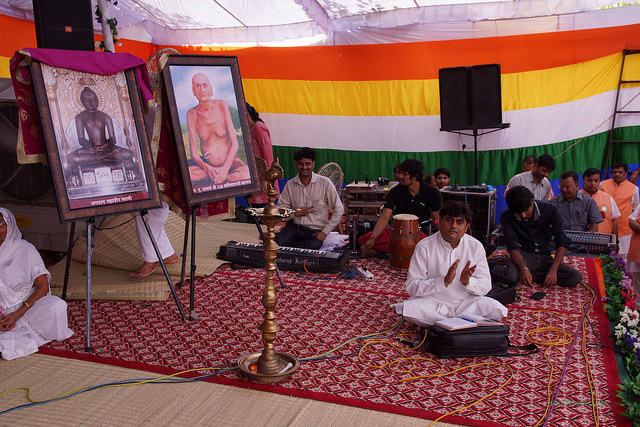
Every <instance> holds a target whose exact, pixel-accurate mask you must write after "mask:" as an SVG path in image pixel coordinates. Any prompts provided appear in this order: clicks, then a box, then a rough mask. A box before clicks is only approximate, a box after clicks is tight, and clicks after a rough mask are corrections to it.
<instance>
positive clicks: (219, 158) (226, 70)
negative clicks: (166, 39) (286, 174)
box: [162, 55, 260, 206]
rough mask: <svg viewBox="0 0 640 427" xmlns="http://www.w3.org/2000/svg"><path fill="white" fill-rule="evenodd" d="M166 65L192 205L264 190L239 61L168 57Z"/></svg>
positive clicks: (180, 157) (173, 119)
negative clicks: (252, 138) (261, 186)
mask: <svg viewBox="0 0 640 427" xmlns="http://www.w3.org/2000/svg"><path fill="white" fill-rule="evenodd" d="M162 66H163V68H162V74H163V78H164V82H165V86H166V90H167V105H168V107H169V111H170V114H171V123H172V125H173V133H174V136H175V140H176V147H177V152H178V160H179V162H180V170H181V173H182V180H183V182H184V190H185V195H186V200H187V204H188V205H189V206H194V205H197V204H200V203H208V202H212V201H215V200H221V199H228V198H232V197H237V196H242V195H248V194H251V193H255V192H257V191H259V189H260V181H259V180H258V171H257V168H256V161H255V155H254V151H253V143H252V141H251V132H250V130H249V121H248V116H247V110H246V104H245V100H244V92H243V89H242V80H241V79H240V69H239V66H238V58H237V57H235V56H209V55H168V57H167V60H166V63H164V64H162Z"/></svg>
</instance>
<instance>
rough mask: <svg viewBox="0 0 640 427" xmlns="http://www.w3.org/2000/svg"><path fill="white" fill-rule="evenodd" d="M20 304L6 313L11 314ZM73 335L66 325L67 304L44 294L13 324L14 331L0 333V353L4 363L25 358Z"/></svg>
mask: <svg viewBox="0 0 640 427" xmlns="http://www.w3.org/2000/svg"><path fill="white" fill-rule="evenodd" d="M21 305H22V303H20V304H18V305H16V306H15V307H12V308H10V309H9V310H7V313H13V312H14V311H16V310H17V309H19V308H20V306H21ZM71 335H73V331H72V330H71V329H69V327H68V324H67V303H66V302H65V301H63V300H62V299H60V298H58V297H57V296H54V295H46V296H44V297H42V298H40V299H38V300H36V302H34V303H33V305H32V306H31V308H30V309H29V310H27V311H26V312H25V313H24V314H23V315H22V317H21V318H20V319H18V321H17V322H16V325H15V328H13V329H12V330H10V331H6V332H0V352H2V358H3V359H6V360H11V359H15V358H17V357H22V356H27V355H29V354H32V353H35V352H36V351H38V347H39V346H41V345H43V344H46V343H48V342H51V341H54V340H55V341H61V340H64V339H67V338H69V337H70V336H71Z"/></svg>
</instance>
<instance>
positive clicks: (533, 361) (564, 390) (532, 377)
mask: <svg viewBox="0 0 640 427" xmlns="http://www.w3.org/2000/svg"><path fill="white" fill-rule="evenodd" d="M570 262H571V263H572V264H573V265H574V266H575V267H576V268H579V269H580V270H581V271H582V272H583V275H584V277H585V278H587V277H589V279H590V282H591V283H594V284H595V282H596V279H595V277H596V275H595V270H594V266H593V262H592V261H591V260H590V259H583V258H571V259H570ZM354 264H355V265H362V264H364V265H366V266H367V267H368V268H369V269H370V270H371V271H372V273H373V274H374V275H375V280H372V281H364V280H362V279H361V278H355V279H341V278H329V279H327V278H322V277H316V276H308V275H303V274H298V273H295V272H283V276H284V279H285V282H286V285H287V287H286V288H285V289H282V288H280V287H279V285H278V288H277V293H278V305H277V309H276V321H277V322H278V324H279V325H280V326H281V328H282V330H281V331H280V332H279V333H278V336H277V340H276V349H277V350H278V351H283V352H287V353H290V354H293V355H295V356H296V357H298V358H299V359H301V364H300V369H298V371H297V372H296V373H294V374H293V375H292V376H291V377H290V378H289V379H288V380H286V381H284V382H282V383H279V384H276V385H267V384H259V383H255V382H252V381H249V380H247V379H245V378H244V377H243V376H242V375H241V374H240V372H239V371H237V370H233V371H229V372H225V373H223V374H221V375H218V376H214V377H212V378H210V379H209V380H208V381H212V382H217V383H223V384H229V385H234V386H238V387H245V388H252V389H258V390H266V391H272V392H276V393H282V394H287V395H292V396H298V397H306V398H311V399H316V400H322V401H328V402H334V403H339V404H344V405H352V406H357V407H363V408H369V409H375V410H379V411H386V412H393V413H397V414H403V415H410V416H413V417H422V418H429V419H435V418H438V417H441V416H443V415H446V414H450V413H451V412H452V411H455V410H457V409H460V408H465V407H466V406H470V405H471V404H473V403H474V402H476V401H478V400H480V399H482V398H484V397H485V396H487V395H489V394H491V393H494V394H492V395H490V396H489V397H487V398H485V399H484V400H482V401H480V402H479V403H476V404H475V405H472V406H470V407H468V408H465V409H462V410H459V411H458V412H456V413H455V414H451V415H447V416H446V417H445V418H444V419H443V421H447V422H451V423H458V424H464V425H473V426H501V425H508V426H531V425H536V424H538V423H540V424H542V423H544V422H548V423H549V425H563V426H591V425H594V424H596V422H595V420H594V417H596V416H597V418H598V423H599V424H600V425H616V426H619V425H628V422H627V420H626V419H625V418H624V417H621V416H620V415H618V413H619V412H620V408H619V407H618V406H617V404H616V400H615V399H616V398H615V387H616V384H617V382H618V374H617V370H616V365H615V356H614V354H613V350H611V349H610V347H611V340H610V339H609V338H607V336H608V334H609V325H608V322H607V320H606V317H605V316H604V313H603V311H602V305H601V303H600V301H596V303H595V306H594V307H593V310H592V311H591V313H590V314H589V315H587V316H586V317H584V320H583V316H582V314H583V310H582V307H583V306H585V307H586V308H589V307H590V306H591V304H590V301H591V298H592V293H591V292H590V291H589V290H588V289H587V288H586V287H583V286H579V287H578V288H575V289H565V288H562V287H553V288H548V289H544V291H545V292H547V296H546V297H545V298H543V299H542V300H540V301H533V300H531V299H529V298H528V296H529V295H530V294H532V293H533V292H534V291H536V290H541V288H540V287H538V286H533V287H530V288H524V289H519V293H520V295H521V296H523V299H522V301H521V302H518V303H514V304H511V305H510V306H509V316H508V317H507V318H506V319H505V322H506V323H508V324H509V325H510V326H511V340H512V342H513V343H515V344H526V335H527V333H528V332H530V331H531V330H533V329H536V328H541V327H545V326H549V327H555V328H559V329H562V330H564V331H566V334H567V335H566V336H568V337H569V342H567V343H566V344H565V345H558V346H553V347H551V348H550V349H549V350H548V351H546V352H545V351H544V350H545V349H546V348H547V347H544V346H542V348H541V351H540V352H539V353H537V354H534V355H529V356H522V357H513V358H475V359H473V358H466V359H453V360H448V359H435V358H433V359H434V360H435V361H433V360H428V359H422V360H417V361H415V365H414V366H413V369H411V368H412V367H411V363H410V362H409V361H407V360H405V361H399V362H398V363H396V364H392V365H391V367H389V366H388V365H387V366H385V364H388V362H393V361H396V360H399V359H403V358H407V357H418V358H432V357H433V356H431V355H429V354H428V353H424V352H418V351H413V350H411V349H410V348H409V347H408V346H404V345H402V344H399V342H398V340H399V339H400V338H404V339H408V340H413V339H416V332H417V328H415V327H413V326H411V325H408V324H406V323H405V324H403V325H402V326H401V327H400V330H399V332H400V333H403V334H410V335H409V336H403V337H400V336H398V335H395V336H393V337H391V338H389V339H387V341H389V342H391V343H396V344H398V345H397V346H396V347H394V346H392V345H387V344H383V343H380V342H375V343H369V344H370V345H368V346H367V345H365V348H363V350H362V352H361V353H360V354H358V350H359V348H360V345H361V342H362V340H358V339H353V338H355V337H359V336H363V335H369V334H375V333H377V332H382V331H386V330H389V329H391V328H393V327H394V326H395V325H396V324H398V322H399V320H400V318H399V316H397V315H396V314H395V313H394V311H393V310H392V309H391V308H390V307H389V305H390V304H391V303H394V302H398V301H401V300H402V299H404V298H405V296H406V294H405V293H404V290H403V279H404V277H403V276H402V275H400V274H398V273H397V272H396V271H395V270H390V269H389V267H388V261H384V260H366V261H361V260H357V261H352V266H353V265H354ZM264 277H265V276H264V271H263V270H259V269H244V270H234V269H231V268H230V267H229V266H223V267H222V268H220V269H219V270H218V271H216V272H215V273H214V274H213V275H211V276H208V277H206V278H204V279H202V280H198V282H197V283H196V311H197V312H198V314H199V315H200V319H199V320H198V321H194V322H188V323H184V322H182V321H181V320H180V319H179V315H178V312H177V309H176V307H175V304H174V303H173V300H172V299H167V301H164V302H141V301H97V302H94V303H92V313H93V328H92V346H93V348H94V354H87V353H85V352H84V347H85V337H84V329H85V304H84V302H82V301H71V302H70V303H69V316H70V323H71V324H70V327H71V328H72V329H73V330H74V331H76V334H75V335H74V336H73V337H72V338H70V339H69V340H67V341H65V342H62V343H52V344H51V345H49V346H47V347H43V348H41V353H45V354H53V355H57V356H64V357H73V358H80V359H84V360H91V361H95V362H100V363H108V364H114V365H119V366H125V367H131V368H137V369H144V370H147V371H151V372H156V373H162V374H165V373H174V372H176V371H182V370H187V369H193V368H212V367H222V366H224V365H227V364H230V363H234V362H235V361H237V360H238V358H239V357H241V356H242V355H245V354H247V353H250V352H253V351H259V350H261V349H262V347H263V344H262V340H261V335H260V332H259V331H258V326H259V325H260V323H261V322H262V313H263V311H264V309H263V307H262V305H261V296H262V288H263V286H264ZM594 286H595V285H594ZM187 288H188V287H186V286H185V287H184V288H182V289H181V290H179V295H180V298H181V300H182V301H183V304H184V305H185V307H188V289H187ZM387 334H390V333H387ZM574 337H575V343H574V342H572V341H573V339H574ZM535 338H536V339H537V340H538V341H552V340H553V338H554V332H546V333H540V334H536V335H535ZM352 339H353V340H352ZM348 340H351V341H350V342H348V343H347V344H346V345H344V346H343V347H341V348H340V349H339V350H337V351H336V352H335V353H331V354H329V355H328V356H336V355H342V356H344V357H334V358H324V359H317V360H306V359H309V358H312V357H313V356H316V355H320V354H323V353H325V352H328V351H330V350H332V349H334V348H336V347H338V346H340V345H341V344H343V343H345V342H346V341H348ZM365 344H366V343H365ZM602 346H604V347H602ZM400 350H402V352H405V354H403V353H402V352H401V351H400ZM545 355H546V358H545ZM585 356H586V358H585ZM383 357H384V358H386V360H385V359H383ZM438 363H439V364H440V365H441V367H442V370H441V372H440V374H441V375H438V376H431V377H430V378H420V379H416V380H411V381H401V380H403V379H407V378H410V377H415V376H429V375H433V374H436V373H438V372H439V369H440V368H439V367H438V365H437V364H438ZM479 363H484V364H483V365H476V364H479ZM461 368H462V369H461ZM587 368H588V369H587ZM458 369H460V370H459V371H457V372H454V373H452V372H453V371H456V370H458ZM409 370H410V371H409ZM552 370H553V373H552V376H551V381H549V378H550V373H551V372H552ZM405 371H406V372H405ZM206 373H210V371H206ZM443 373H451V374H449V375H446V376H444V375H442V374H443ZM190 375H191V376H193V375H194V374H190ZM510 377H512V378H511V379H510ZM505 383H506V385H504V384H505ZM592 402H595V404H593V403H592Z"/></svg>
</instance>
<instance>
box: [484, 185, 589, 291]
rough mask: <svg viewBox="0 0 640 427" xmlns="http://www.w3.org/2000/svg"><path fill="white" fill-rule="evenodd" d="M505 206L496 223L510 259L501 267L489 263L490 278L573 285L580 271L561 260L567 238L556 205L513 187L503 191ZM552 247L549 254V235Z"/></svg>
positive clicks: (504, 281)
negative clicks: (504, 193)
mask: <svg viewBox="0 0 640 427" xmlns="http://www.w3.org/2000/svg"><path fill="white" fill-rule="evenodd" d="M505 198H506V201H507V207H508V209H506V210H504V211H503V212H502V215H500V223H501V224H502V231H503V232H504V238H505V241H506V246H507V251H509V256H510V258H511V260H510V262H509V263H508V264H507V265H506V266H504V265H500V264H494V265H492V266H491V276H492V277H493V279H494V280H496V281H499V282H503V283H505V284H507V285H511V286H515V285H516V284H517V283H518V281H520V280H522V282H523V283H524V284H525V285H531V284H532V282H538V283H542V284H544V285H545V286H551V285H555V284H558V285H560V286H567V287H572V286H576V285H577V284H578V283H580V281H581V280H582V275H581V274H580V272H579V271H578V270H576V269H574V268H571V267H569V266H567V265H564V264H563V263H562V259H563V258H564V256H565V254H566V253H567V248H568V247H569V245H570V244H571V240H570V239H569V238H568V237H567V235H566V234H565V232H564V231H563V228H562V218H561V217H560V212H559V211H558V208H557V207H555V206H554V205H553V204H551V203H549V202H543V201H541V200H534V199H533V194H531V191H529V189H527V188H525V187H523V186H516V187H513V188H511V189H510V190H509V192H508V193H507V194H506V197H505ZM552 237H553V239H554V244H555V248H556V255H555V257H552V256H551V238H552Z"/></svg>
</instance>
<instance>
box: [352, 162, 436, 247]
mask: <svg viewBox="0 0 640 427" xmlns="http://www.w3.org/2000/svg"><path fill="white" fill-rule="evenodd" d="M423 170H424V165H423V164H422V162H421V161H419V160H416V159H407V160H405V161H403V162H402V163H400V164H399V165H398V166H397V175H396V176H397V178H398V184H399V185H396V186H395V187H393V188H392V189H391V190H389V193H388V194H387V198H386V200H385V203H384V207H383V209H382V214H381V215H380V218H379V219H378V222H377V223H376V226H375V227H374V229H373V231H372V232H370V233H367V234H365V235H364V236H363V237H361V238H360V243H361V244H362V254H363V255H364V256H375V255H377V253H378V252H389V236H390V233H389V230H388V228H387V225H388V224H389V220H390V219H391V218H392V216H393V215H397V214H412V215H416V216H417V217H418V221H419V222H420V223H423V222H424V221H428V220H429V219H434V220H437V219H438V211H439V210H440V203H441V198H440V192H439V191H438V190H436V189H435V188H434V187H432V186H431V185H428V184H425V183H424V182H423V181H422V172H423Z"/></svg>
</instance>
